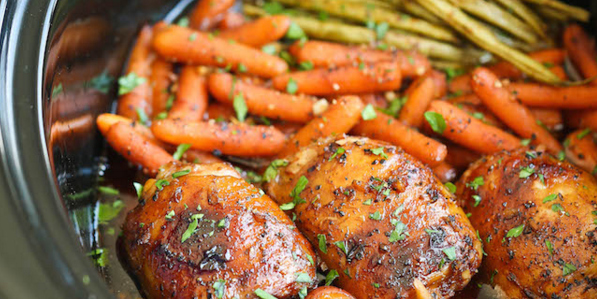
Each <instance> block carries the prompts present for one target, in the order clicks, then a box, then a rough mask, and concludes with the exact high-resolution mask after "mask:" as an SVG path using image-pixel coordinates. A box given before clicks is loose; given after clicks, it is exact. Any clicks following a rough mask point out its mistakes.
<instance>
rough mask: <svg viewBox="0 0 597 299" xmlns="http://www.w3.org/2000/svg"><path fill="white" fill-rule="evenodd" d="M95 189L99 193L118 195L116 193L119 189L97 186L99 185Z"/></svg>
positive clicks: (118, 192)
mask: <svg viewBox="0 0 597 299" xmlns="http://www.w3.org/2000/svg"><path fill="white" fill-rule="evenodd" d="M97 190H98V191H99V192H100V193H103V194H108V195H118V194H120V191H118V190H116V189H114V188H112V187H106V186H99V187H97Z"/></svg>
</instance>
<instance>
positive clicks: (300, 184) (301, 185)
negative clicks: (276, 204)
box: [280, 175, 309, 210]
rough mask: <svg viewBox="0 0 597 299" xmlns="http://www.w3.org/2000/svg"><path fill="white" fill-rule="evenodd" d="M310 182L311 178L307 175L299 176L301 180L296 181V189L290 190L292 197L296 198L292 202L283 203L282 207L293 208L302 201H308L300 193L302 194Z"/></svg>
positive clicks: (283, 208) (284, 208)
mask: <svg viewBox="0 0 597 299" xmlns="http://www.w3.org/2000/svg"><path fill="white" fill-rule="evenodd" d="M308 183H309V180H308V179H307V177H305V176H304V175H303V176H301V177H300V178H299V180H298V181H297V182H296V185H295V186H294V189H292V192H290V196H291V197H292V198H294V200H293V201H292V202H289V203H286V204H283V205H281V206H280V209H282V210H292V209H294V207H296V206H297V205H299V204H301V203H306V201H305V200H304V199H302V198H301V197H300V194H301V192H303V190H305V187H307V184H308Z"/></svg>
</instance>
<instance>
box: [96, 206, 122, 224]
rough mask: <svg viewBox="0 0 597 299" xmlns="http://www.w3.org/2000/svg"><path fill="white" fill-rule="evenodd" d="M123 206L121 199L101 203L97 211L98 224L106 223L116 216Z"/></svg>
mask: <svg viewBox="0 0 597 299" xmlns="http://www.w3.org/2000/svg"><path fill="white" fill-rule="evenodd" d="M122 208H124V203H123V202H122V200H116V201H114V202H113V203H111V204H109V203H101V204H100V205H99V209H98V212H97V218H98V221H99V223H100V224H105V223H108V222H109V221H110V220H112V219H114V218H116V217H117V216H118V214H120V211H121V210H122Z"/></svg>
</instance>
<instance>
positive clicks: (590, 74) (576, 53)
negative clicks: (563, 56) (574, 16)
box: [563, 24, 597, 85]
mask: <svg viewBox="0 0 597 299" xmlns="http://www.w3.org/2000/svg"><path fill="white" fill-rule="evenodd" d="M563 39H564V47H565V48H566V51H567V52H568V57H570V59H571V60H572V62H573V63H574V65H575V66H576V67H577V68H578V70H579V71H580V72H581V73H582V75H583V76H584V77H585V79H588V78H594V77H597V61H595V57H597V51H595V41H594V40H592V39H591V38H590V37H589V36H588V35H587V33H586V32H585V31H584V30H583V29H582V27H580V26H579V25H577V24H571V25H569V26H568V27H567V28H566V30H564V38H563ZM591 84H593V85H595V84H597V82H596V81H595V80H593V82H591Z"/></svg>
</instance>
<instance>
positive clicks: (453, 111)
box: [429, 101, 520, 154]
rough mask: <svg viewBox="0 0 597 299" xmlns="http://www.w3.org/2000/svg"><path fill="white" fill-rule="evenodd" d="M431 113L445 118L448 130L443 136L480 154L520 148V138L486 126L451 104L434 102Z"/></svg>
mask: <svg viewBox="0 0 597 299" xmlns="http://www.w3.org/2000/svg"><path fill="white" fill-rule="evenodd" d="M429 111H433V112H436V113H439V114H441V115H442V116H443V118H444V120H445V122H446V129H445V130H444V132H443V134H442V136H444V137H445V138H447V139H449V140H452V141H454V142H455V143H458V144H460V145H462V146H464V147H467V148H470V149H472V150H474V151H477V152H479V153H484V154H491V153H495V152H499V151H501V150H512V149H515V148H517V147H520V140H519V139H518V138H516V137H514V136H512V135H510V134H508V133H506V132H504V131H502V130H500V129H498V128H496V127H492V126H490V125H486V124H484V123H483V122H482V121H480V120H478V119H476V118H474V117H472V116H470V115H468V114H467V113H466V112H464V111H462V110H460V109H458V108H456V107H455V106H454V105H452V104H450V103H447V102H443V101H433V102H431V104H430V105H429Z"/></svg>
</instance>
